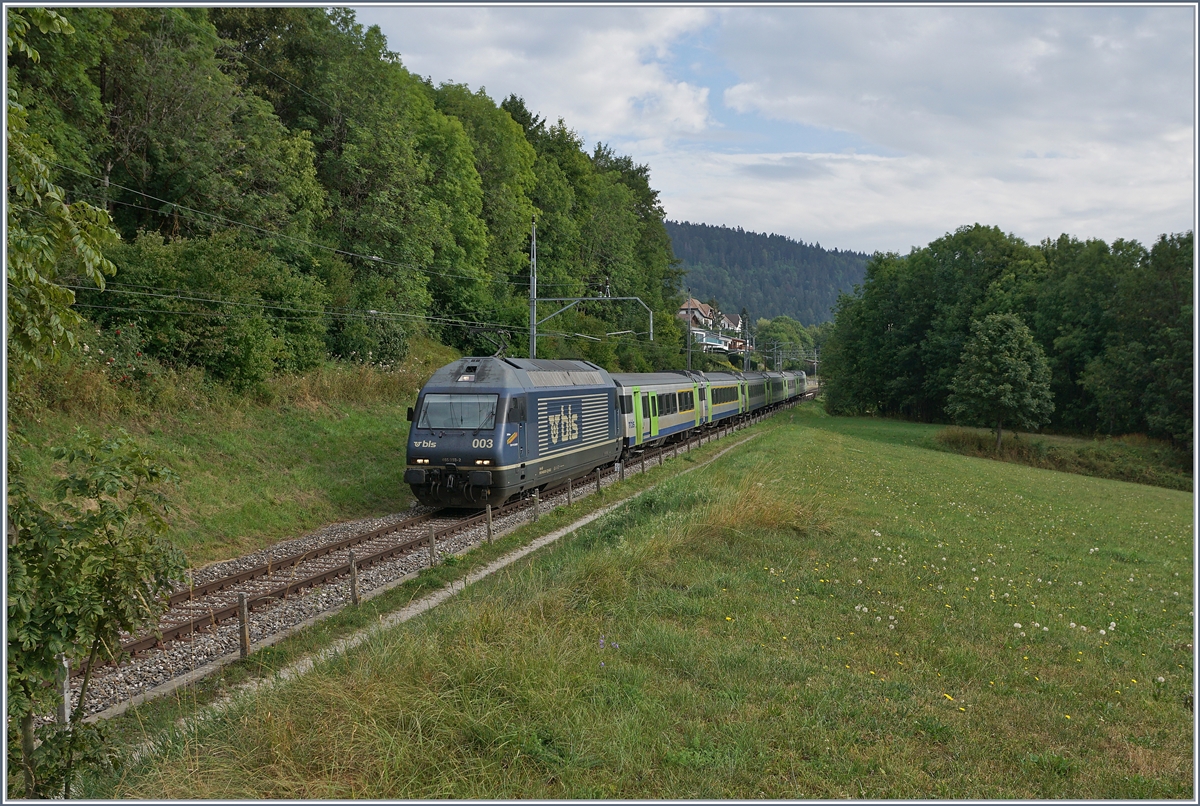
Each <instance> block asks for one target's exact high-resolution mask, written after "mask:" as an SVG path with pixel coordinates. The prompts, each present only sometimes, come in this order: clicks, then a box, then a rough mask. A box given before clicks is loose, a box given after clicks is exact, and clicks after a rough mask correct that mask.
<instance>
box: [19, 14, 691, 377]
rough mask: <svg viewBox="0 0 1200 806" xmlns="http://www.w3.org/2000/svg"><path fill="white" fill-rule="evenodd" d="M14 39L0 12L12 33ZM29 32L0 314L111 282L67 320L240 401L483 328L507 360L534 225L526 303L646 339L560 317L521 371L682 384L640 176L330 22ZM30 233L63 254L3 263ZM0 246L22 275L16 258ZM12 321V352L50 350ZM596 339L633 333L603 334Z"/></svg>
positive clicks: (66, 24)
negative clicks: (227, 388)
mask: <svg viewBox="0 0 1200 806" xmlns="http://www.w3.org/2000/svg"><path fill="white" fill-rule="evenodd" d="M23 19H24V18H22V17H19V15H17V14H16V13H10V15H9V20H10V29H16V28H17V27H20V25H21V20H23ZM33 19H34V20H35V22H37V23H38V24H36V25H34V26H33V27H31V28H30V27H29V26H28V25H27V24H25V26H24V28H28V29H29V30H28V34H27V36H28V42H29V44H28V46H27V47H26V46H22V47H18V48H13V47H11V46H10V49H9V50H10V53H9V67H10V83H9V88H10V116H9V120H10V126H9V142H10V154H11V155H12V156H11V158H10V159H11V160H12V162H11V163H10V168H11V170H10V181H9V188H8V190H9V199H10V213H9V216H10V231H11V232H13V233H15V234H16V235H17V238H16V240H14V239H12V238H10V261H9V265H10V269H9V270H10V289H11V288H12V286H13V283H12V278H11V274H12V272H13V270H14V269H13V267H14V266H16V267H17V268H18V269H19V270H21V271H23V272H24V274H25V275H27V276H29V277H30V278H32V279H31V281H30V282H29V283H25V284H24V286H19V287H18V291H19V292H20V294H24V295H25V297H21V296H18V297H13V296H12V292H11V290H10V309H11V310H13V311H15V312H17V313H18V314H20V312H21V311H22V310H24V307H30V308H33V307H36V306H41V307H42V308H46V307H47V306H48V305H51V306H52V305H57V306H58V307H59V308H63V309H64V310H65V309H66V306H67V305H69V303H70V299H69V296H67V295H61V296H62V297H63V298H62V300H58V301H56V300H54V299H47V300H40V299H37V298H33V297H30V295H31V294H35V293H37V292H38V290H39V289H41V288H42V287H43V286H44V285H45V284H39V283H38V282H37V277H39V276H40V277H49V278H52V279H56V280H57V281H58V287H62V288H64V289H65V290H67V291H70V290H71V289H75V290H82V289H84V288H87V287H94V286H97V285H101V287H103V286H102V284H101V281H102V274H103V273H104V272H105V271H111V269H112V268H113V267H115V269H116V272H117V273H116V277H115V279H114V280H112V281H111V282H110V283H108V285H107V288H105V290H103V291H102V292H101V291H92V292H90V293H88V294H87V295H86V299H81V300H80V302H81V303H83V304H84V305H86V306H88V307H83V306H82V305H81V306H79V307H78V308H77V310H79V311H80V312H82V313H84V314H85V315H87V316H88V317H90V318H91V319H92V320H93V321H94V322H95V323H97V324H100V325H102V326H104V327H106V328H113V327H119V326H125V327H130V326H133V325H139V326H140V329H141V331H142V332H143V333H146V334H152V335H150V336H148V338H147V339H146V343H145V350H146V352H147V354H148V355H149V356H151V357H153V358H154V359H156V360H158V361H161V362H163V363H164V364H167V365H170V366H178V365H180V364H181V363H184V362H187V363H189V364H192V365H198V366H202V367H203V368H204V369H206V370H207V371H208V372H210V373H211V374H212V375H213V377H216V378H219V379H222V380H225V381H227V382H230V383H232V384H233V385H235V386H241V387H246V386H253V385H255V384H256V383H258V382H259V381H261V380H262V379H263V378H264V377H266V376H267V375H268V374H270V373H278V372H288V371H295V370H303V369H305V368H307V367H310V366H312V365H313V363H314V362H316V361H318V360H320V359H322V358H324V356H325V355H326V354H329V355H332V356H334V357H337V358H343V359H351V360H363V361H370V362H373V363H383V364H388V363H391V362H394V361H396V360H398V359H399V358H402V357H403V355H404V352H405V349H406V343H407V338H408V336H409V335H410V334H412V333H413V332H416V331H419V330H422V329H427V330H430V331H431V334H432V335H434V336H436V337H438V338H440V339H442V340H444V341H446V342H447V343H450V344H452V345H454V346H457V347H459V348H461V349H464V350H469V351H478V350H488V351H489V352H490V351H491V350H492V349H494V348H493V347H492V346H491V341H490V340H489V339H488V338H487V337H486V336H485V335H482V334H479V333H477V332H475V331H474V328H477V327H481V328H485V329H490V330H493V331H494V330H497V329H504V330H507V331H508V332H509V334H510V336H509V342H510V344H511V348H510V349H511V351H512V352H513V353H516V354H523V353H524V352H525V351H526V350H527V333H528V267H529V242H530V230H531V224H532V221H533V219H534V218H535V217H536V219H537V222H538V246H539V281H540V282H539V291H540V293H541V296H554V297H572V296H585V295H596V294H599V293H601V292H603V291H604V290H606V289H607V290H608V292H609V293H610V294H611V295H612V296H637V297H641V298H642V299H643V300H645V302H646V303H647V304H648V305H649V306H650V307H651V308H653V309H654V311H655V323H654V324H655V328H654V330H655V341H654V342H653V343H651V342H649V341H648V330H649V327H648V321H647V316H646V313H645V310H644V309H642V308H641V307H640V306H637V305H636V303H610V302H605V303H591V304H585V305H581V306H578V307H577V308H575V309H573V310H571V311H570V312H568V313H566V314H563V315H562V316H560V317H558V318H556V319H553V320H551V321H550V322H548V323H547V324H546V325H544V326H543V329H544V331H543V332H545V334H546V335H545V336H544V337H543V338H542V339H540V340H539V348H538V353H539V355H541V356H545V357H556V356H567V355H572V356H579V357H587V358H591V359H593V360H596V361H598V362H599V363H602V364H604V365H606V366H608V367H610V368H613V369H616V368H624V369H648V368H652V367H667V366H678V365H680V364H681V362H682V360H683V359H682V355H681V346H682V331H681V328H680V327H679V325H678V324H677V323H676V322H675V320H674V317H673V314H674V311H675V309H676V308H677V306H678V304H679V302H680V298H679V292H678V285H679V283H678V278H679V272H678V271H677V269H676V268H675V266H674V258H673V256H672V253H671V244H670V239H669V238H668V237H667V234H666V231H665V228H664V223H663V215H664V214H663V210H662V207H661V205H660V204H659V201H658V193H657V191H655V190H654V189H653V188H652V187H651V185H650V179H649V172H648V169H647V168H646V167H645V166H642V165H637V164H635V163H634V162H633V161H632V160H631V159H630V158H628V157H623V156H620V155H617V154H614V153H613V152H612V151H611V150H610V149H608V148H607V147H605V146H604V145H602V144H597V145H596V146H595V148H594V149H593V150H592V151H590V152H589V151H587V150H585V149H584V144H583V142H582V140H581V139H580V138H579V137H578V135H576V134H575V133H574V132H573V131H572V130H571V129H570V128H569V127H568V126H567V125H566V124H565V123H564V122H563V121H562V120H559V121H558V123H557V124H554V125H548V124H547V123H546V121H545V120H543V119H542V118H541V117H540V116H538V115H536V114H534V113H533V112H531V111H530V110H528V109H526V107H525V104H524V102H523V101H522V100H521V99H520V98H515V97H514V98H509V99H507V100H506V101H504V103H503V104H498V103H496V102H495V101H493V100H492V98H490V97H489V96H488V95H487V93H486V91H485V90H484V89H482V88H480V89H477V90H471V89H470V88H468V87H466V86H463V85H457V84H443V85H441V86H434V85H433V84H432V83H431V82H430V81H429V80H427V79H421V78H420V77H418V76H415V75H413V74H412V73H410V72H409V71H408V70H406V69H405V68H404V66H403V64H402V63H401V61H400V58H399V56H398V55H397V54H395V53H393V52H391V51H389V50H388V48H387V42H386V40H385V39H384V37H383V35H382V34H381V33H380V31H379V30H378V28H369V29H365V28H364V27H363V26H361V25H359V24H358V23H357V22H356V21H355V18H354V14H353V12H352V11H349V10H345V9H321V8H222V9H205V8H195V7H192V8H90V7H85V8H75V9H66V10H62V11H61V12H60V16H54V15H52V14H43V13H40V12H39V13H38V14H37V15H35V16H34V17H33ZM55 20H61V22H55ZM47 21H49V22H47ZM24 28H22V29H21V30H22V31H23V30H24ZM38 55H40V57H41V58H40V59H39V58H36V57H37V56H38ZM17 99H19V104H20V105H19V106H15V105H13V103H14V101H16V100H17ZM39 159H40V160H41V162H40V164H41V165H42V166H43V167H42V168H38V167H37V165H38V164H39V163H37V162H36V160H39ZM30 166H32V167H30ZM51 182H54V183H57V184H58V185H59V186H61V188H62V189H63V193H62V194H61V198H59V197H56V196H54V195H53V194H52V193H47V192H46V191H45V188H49V187H50V186H51V185H50V184H49V183H51ZM38 183H41V184H38ZM14 201H15V205H14ZM85 203H86V204H90V205H92V206H91V207H89V206H86V205H85ZM53 216H58V219H53V218H52V217H53ZM109 218H111V220H112V222H113V223H114V225H115V228H116V230H117V231H118V232H119V235H120V238H121V240H122V242H123V243H122V245H121V246H120V247H118V248H110V249H106V250H105V252H104V254H105V255H106V256H107V257H108V258H109V259H111V261H112V266H109V265H108V264H106V263H103V262H99V260H100V258H99V257H98V255H99V254H100V253H99V249H98V245H97V244H99V240H98V239H99V238H100V237H101V236H102V235H103V233H104V225H105V224H106V223H107V221H108V220H109ZM59 220H61V222H65V223H61V224H58V223H55V222H56V221H59ZM47 221H49V222H50V224H53V225H54V226H53V227H51V226H50V224H46V223H44V222H47ZM68 225H69V226H74V227H75V230H74V231H69V229H68ZM38 227H40V229H38ZM72 232H75V233H79V234H80V235H81V237H80V238H75V239H72ZM64 233H65V234H64ZM27 234H28V237H26V236H27ZM37 237H43V238H45V237H64V238H67V239H68V242H70V243H74V244H76V252H77V254H76V255H75V256H73V257H72V258H71V260H65V259H64V260H58V261H57V262H56V261H45V260H43V261H42V263H41V264H39V263H38V262H37V260H38V258H37V251H36V249H35V248H33V247H36V244H34V245H33V247H29V248H25V245H26V243H27V242H29V241H30V239H31V238H37ZM14 243H15V244H16V245H17V246H20V247H21V248H22V249H23V250H24V251H22V252H21V254H19V255H17V256H16V257H21V256H22V255H29V256H31V257H29V259H27V260H23V261H17V260H15V259H14V257H13V255H12V254H11V253H12V251H13V248H14V247H13V244H14ZM42 264H46V265H42ZM239 267H241V268H239ZM247 268H248V271H246V270H245V269H247ZM241 274H245V275H246V276H239V275H241ZM84 280H87V282H83V281H84ZM26 289H31V290H26ZM26 297H30V299H29V300H28V302H27V303H26V302H25V298H26ZM552 305H553V303H544V304H542V305H541V306H540V307H539V315H540V316H546V315H548V314H549V313H551V312H553V310H555V308H556V307H558V306H554V307H551V306H552ZM22 306H24V307H22ZM61 318H62V317H60V319H61ZM14 321H15V323H16V325H17V327H16V328H15V332H16V335H17V336H18V338H20V339H23V341H21V342H20V344H21V345H24V346H27V347H29V348H30V349H32V345H34V344H35V343H40V342H46V341H48V340H47V338H46V333H45V330H44V328H43V330H41V331H39V330H37V328H36V327H32V326H26V325H25V324H24V322H23V320H20V321H17V320H14ZM56 321H58V320H56ZM62 321H63V322H64V327H65V326H66V325H73V324H77V323H74V322H70V321H67V320H66V319H62ZM617 331H635V333H633V334H621V335H618V336H614V337H607V336H606V335H605V334H607V333H615V332H617ZM576 333H583V334H587V335H590V336H594V337H598V338H600V339H601V340H600V341H591V340H588V339H583V338H580V337H578V336H576V335H574V334H576ZM61 335H62V336H63V337H64V338H69V335H68V334H67V333H66V332H64V333H62V334H61ZM54 336H55V334H54V333H51V334H50V337H51V338H52V339H53V338H54ZM55 340H58V341H61V339H55ZM26 342H28V343H29V344H28V345H26V344H25V343H26ZM46 346H47V347H49V346H51V345H49V344H47V345H46Z"/></svg>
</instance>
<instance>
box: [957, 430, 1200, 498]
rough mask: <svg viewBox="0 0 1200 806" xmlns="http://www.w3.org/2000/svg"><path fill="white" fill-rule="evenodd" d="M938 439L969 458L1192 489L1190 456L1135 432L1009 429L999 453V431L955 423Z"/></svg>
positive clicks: (1172, 487)
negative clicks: (1077, 434) (1105, 435)
mask: <svg viewBox="0 0 1200 806" xmlns="http://www.w3.org/2000/svg"><path fill="white" fill-rule="evenodd" d="M934 441H935V443H936V444H937V446H938V447H941V448H943V449H945V450H949V451H953V452H955V453H961V454H964V455H966V456H979V457H985V458H988V459H1000V460H1001V461H1004V462H1016V463H1018V464H1023V465H1029V466H1030V467H1041V468H1046V469H1048V470H1062V471H1065V472H1067V473H1080V474H1082V475H1085V476H1097V477H1099V478H1105V479H1117V480H1119V481H1132V482H1136V483H1138V484H1153V485H1155V486H1156V487H1166V488H1168V489H1171V490H1186V491H1187V492H1191V491H1192V484H1193V480H1192V457H1191V455H1190V454H1189V453H1187V452H1186V451H1182V450H1179V449H1177V448H1172V447H1171V446H1170V445H1168V444H1167V443H1164V442H1162V441H1160V440H1152V439H1148V438H1146V437H1143V436H1139V435H1136V434H1135V435H1130V436H1123V437H1113V438H1111V439H1079V438H1074V437H1060V436H1049V435H1038V434H1011V433H1010V434H1005V435H1004V438H1003V441H1002V443H1001V446H1000V450H999V451H998V452H997V450H996V437H995V433H994V432H992V431H988V430H987V429H981V428H958V427H955V426H952V427H950V428H944V429H942V430H941V431H938V432H937V434H936V435H935V436H934Z"/></svg>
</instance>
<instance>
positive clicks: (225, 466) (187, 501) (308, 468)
mask: <svg viewBox="0 0 1200 806" xmlns="http://www.w3.org/2000/svg"><path fill="white" fill-rule="evenodd" d="M418 355H419V356H421V358H417V357H415V356H418ZM451 357H452V356H451V355H450V353H449V352H448V350H447V348H440V350H433V351H432V352H431V345H423V346H422V348H421V349H420V350H416V351H414V358H412V359H411V360H410V361H408V362H407V363H406V364H405V365H404V366H403V367H402V368H401V369H400V370H398V371H394V372H381V371H379V370H376V369H373V368H371V367H363V366H355V365H350V366H346V365H342V366H339V365H328V366H325V367H322V368H320V369H318V370H315V371H313V372H310V373H307V374H305V375H302V376H298V377H291V378H279V379H276V380H274V381H272V383H271V385H270V386H269V387H267V388H265V389H264V390H262V391H261V393H260V397H262V396H265V397H266V398H269V399H270V402H263V401H261V400H259V401H257V402H256V401H255V400H253V399H249V398H235V397H232V396H230V395H227V394H222V393H221V392H220V391H219V390H215V391H214V390H209V391H208V392H206V393H204V394H198V396H197V398H196V399H195V400H193V401H192V402H191V403H189V404H188V405H181V406H179V407H177V408H176V409H174V410H167V411H163V410H157V411H150V410H146V409H140V408H138V407H136V406H134V405H132V403H131V402H130V401H128V400H125V401H124V403H122V402H121V400H116V399H114V400H115V402H114V401H113V400H109V399H108V398H106V397H104V396H103V395H99V394H83V393H82V392H80V394H78V395H75V396H73V397H71V398H69V399H64V400H61V401H58V402H57V403H55V404H54V405H52V406H50V407H49V408H46V409H42V410H40V411H38V412H37V413H36V414H33V413H18V414H17V415H16V419H15V420H14V423H15V425H16V427H17V428H18V430H19V431H20V432H21V433H23V434H24V436H25V437H26V438H27V439H28V441H29V444H28V445H27V446H20V445H14V448H15V449H16V450H17V451H18V452H19V453H20V454H21V456H22V458H23V459H24V460H25V462H26V466H27V471H26V472H27V475H28V476H29V478H30V480H31V485H30V486H31V489H33V490H35V491H40V492H41V493H42V494H43V495H44V496H45V497H47V498H48V497H49V496H48V491H49V489H50V486H51V484H52V483H53V480H54V479H55V478H56V477H57V475H58V474H59V473H61V471H62V468H61V467H57V466H55V465H54V464H53V463H52V461H51V459H50V456H49V448H50V447H52V446H55V445H62V444H65V442H66V441H67V439H68V438H69V436H70V434H71V432H72V431H73V430H74V428H75V427H76V426H78V425H80V424H81V423H82V424H84V425H85V426H86V427H87V428H88V429H89V430H91V431H92V432H93V433H106V434H107V433H112V432H113V431H114V430H115V429H116V428H117V427H118V426H120V427H123V428H125V429H126V430H127V431H129V432H130V433H131V434H132V435H133V436H134V437H135V438H137V440H138V441H139V443H140V444H142V446H143V447H145V448H148V449H150V450H152V451H153V452H155V454H156V455H157V456H158V457H159V458H160V460H161V461H163V462H164V463H166V464H168V465H170V466H171V467H172V468H174V469H175V471H176V472H177V473H178V474H179V475H180V477H181V481H180V483H179V485H178V487H176V488H174V489H169V490H167V494H168V496H169V497H170V498H171V500H172V503H173V505H174V508H175V514H174V515H173V516H172V518H171V535H172V538H173V539H174V540H175V541H176V544H177V545H178V546H179V547H180V548H181V549H183V550H184V552H185V553H186V554H187V557H188V560H189V561H190V562H191V563H192V564H193V565H202V564H204V563H207V562H212V561H215V560H220V559H225V558H228V557H231V556H236V555H238V554H242V553H245V552H249V551H253V550H255V549H258V548H261V547H263V546H266V545H270V544H271V543H274V542H277V541H279V540H282V539H286V538H291V537H297V536H299V535H300V534H302V533H304V532H305V531H308V530H311V529H314V528H317V527H320V526H324V525H325V524H328V523H331V522H334V521H339V520H349V519H353V518H361V517H367V516H371V515H380V514H386V513H391V512H396V511H400V510H403V509H406V508H407V507H408V506H409V503H410V502H411V501H412V496H411V494H410V492H409V489H408V487H407V485H405V484H403V474H404V455H405V440H406V439H407V435H408V422H407V420H406V419H405V412H406V409H407V407H408V406H409V405H411V404H412V402H413V400H414V399H415V397H416V392H417V390H418V389H419V388H420V386H421V384H422V383H423V382H424V381H425V380H426V379H427V378H428V377H429V375H430V374H431V373H432V372H433V371H434V370H435V369H437V367H439V366H441V364H444V363H446V362H447V361H449V360H450V358H451ZM61 372H62V377H63V378H64V383H70V384H74V385H75V386H74V387H72V388H75V387H79V388H80V389H82V388H83V387H87V386H89V385H91V384H107V381H106V380H104V379H97V378H93V377H90V376H88V375H86V373H85V374H82V375H81V374H79V373H77V372H75V370H74V369H72V368H70V367H67V368H65V369H63V370H61ZM43 381H45V379H44V378H43ZM43 385H46V384H45V383H43ZM111 391H112V390H105V394H108V393H109V392H111ZM114 394H115V393H114ZM176 397H178V396H176ZM72 400H73V401H75V403H72V402H71V401H72ZM105 400H109V402H108V403H104V402H103V401H105ZM80 401H82V402H80ZM96 401H101V402H99V403H97V402H96Z"/></svg>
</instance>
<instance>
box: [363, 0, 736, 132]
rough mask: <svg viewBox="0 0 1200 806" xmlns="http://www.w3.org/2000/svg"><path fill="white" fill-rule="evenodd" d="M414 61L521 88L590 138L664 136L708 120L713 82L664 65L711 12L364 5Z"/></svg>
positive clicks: (366, 17) (497, 87)
mask: <svg viewBox="0 0 1200 806" xmlns="http://www.w3.org/2000/svg"><path fill="white" fill-rule="evenodd" d="M356 11H357V15H358V18H359V20H360V21H362V22H364V23H367V24H372V23H378V24H380V26H381V28H382V29H383V31H384V34H385V35H387V37H388V42H389V46H390V47H391V48H392V49H393V50H397V51H399V52H400V55H401V59H402V61H403V62H404V64H405V66H407V67H408V68H409V69H410V70H413V71H415V72H417V73H419V74H421V75H429V76H431V77H432V78H433V80H434V82H435V83H440V82H442V81H455V82H463V83H467V84H469V85H471V87H472V88H478V87H480V86H486V87H487V88H488V90H489V92H490V93H491V94H492V97H493V98H494V99H495V100H496V101H497V102H499V101H501V100H503V98H505V97H507V96H508V95H509V94H510V93H516V94H517V95H520V96H523V97H524V98H525V100H526V103H527V105H528V106H529V108H530V109H531V111H534V112H538V113H541V114H543V115H545V116H546V117H547V118H549V119H550V121H551V122H553V121H554V120H556V119H558V118H559V117H562V118H563V119H564V120H565V121H566V122H567V124H568V125H569V126H570V127H571V128H574V129H576V130H578V131H580V132H586V133H587V136H588V138H589V139H590V140H593V141H594V140H600V139H604V140H607V139H610V138H613V137H621V138H623V139H629V138H647V139H651V140H655V141H660V140H662V139H664V138H668V137H672V136H677V135H680V134H685V133H689V132H699V131H703V130H704V129H705V128H706V127H707V126H708V125H709V115H708V94H709V91H708V88H707V87H698V86H694V85H692V84H689V83H688V82H686V81H679V80H676V79H673V78H671V77H670V76H668V75H667V73H666V71H665V70H664V68H663V63H662V60H663V59H665V58H666V57H667V55H668V53H669V45H670V43H671V42H672V41H674V40H675V39H677V38H678V37H680V36H682V35H683V34H686V33H688V32H690V31H694V30H697V29H699V28H702V27H703V26H704V25H706V24H708V22H709V21H710V20H711V18H712V14H711V13H710V12H708V11H705V10H703V9H689V8H685V9H669V10H668V9H579V10H576V9H564V8H532V9H531V8H511V9H509V8H415V7H413V8H388V9H383V8H362V9H356Z"/></svg>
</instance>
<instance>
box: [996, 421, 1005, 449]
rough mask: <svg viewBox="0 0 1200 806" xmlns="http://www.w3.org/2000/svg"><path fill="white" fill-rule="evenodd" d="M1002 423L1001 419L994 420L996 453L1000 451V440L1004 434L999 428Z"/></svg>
mask: <svg viewBox="0 0 1200 806" xmlns="http://www.w3.org/2000/svg"><path fill="white" fill-rule="evenodd" d="M1003 424H1004V421H1003V420H997V421H996V453H1000V440H1001V438H1002V437H1003V436H1004V431H1002V430H1001V428H1000V426H1001V425H1003Z"/></svg>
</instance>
